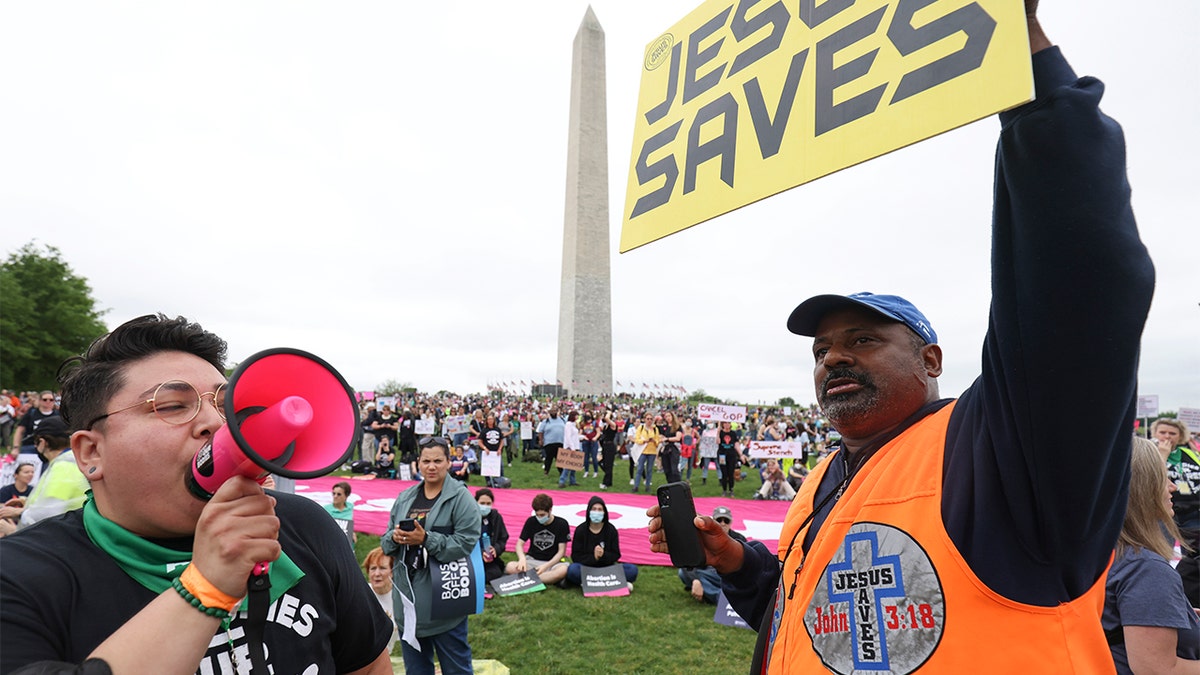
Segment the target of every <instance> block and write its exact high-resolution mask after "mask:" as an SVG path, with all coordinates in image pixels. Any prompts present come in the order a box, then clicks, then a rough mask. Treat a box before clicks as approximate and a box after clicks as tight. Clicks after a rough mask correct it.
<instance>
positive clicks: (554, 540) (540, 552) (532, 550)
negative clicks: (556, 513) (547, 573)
mask: <svg viewBox="0 0 1200 675" xmlns="http://www.w3.org/2000/svg"><path fill="white" fill-rule="evenodd" d="M570 539H571V526H570V525H567V521H565V520H563V519H562V518H558V517H555V518H554V519H553V520H551V521H550V524H549V525H542V524H541V523H539V522H538V519H537V516H529V517H528V518H526V519H525V526H524V527H522V528H521V541H525V542H529V551H527V552H526V554H525V555H527V556H529V557H530V558H533V559H535V560H554V559H555V558H556V557H557V555H558V545H559V544H564V545H565V544H566V543H567V542H568V541H570ZM564 550H565V549H564Z"/></svg>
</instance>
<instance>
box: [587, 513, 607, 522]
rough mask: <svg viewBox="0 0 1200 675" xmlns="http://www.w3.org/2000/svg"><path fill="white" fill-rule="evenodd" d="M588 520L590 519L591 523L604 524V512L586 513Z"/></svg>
mask: <svg viewBox="0 0 1200 675" xmlns="http://www.w3.org/2000/svg"><path fill="white" fill-rule="evenodd" d="M588 518H590V519H591V521H592V522H593V523H603V522H604V512H603V511H588Z"/></svg>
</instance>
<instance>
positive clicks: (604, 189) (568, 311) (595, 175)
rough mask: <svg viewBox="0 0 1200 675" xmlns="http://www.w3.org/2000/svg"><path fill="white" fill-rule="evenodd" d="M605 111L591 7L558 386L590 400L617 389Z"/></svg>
mask: <svg viewBox="0 0 1200 675" xmlns="http://www.w3.org/2000/svg"><path fill="white" fill-rule="evenodd" d="M605 105H606V103H605V96H604V29H603V28H601V27H600V22H599V21H598V20H596V15H595V13H593V12H592V8H591V7H588V9H587V13H586V14H584V16H583V22H582V23H580V24H579V32H577V33H576V34H575V45H574V50H573V58H572V64H571V124H570V132H569V133H570V137H569V139H568V141H567V198H566V210H565V213H564V216H563V258H562V293H561V295H560V296H559V313H558V380H559V382H561V383H562V385H563V386H564V387H567V388H568V389H569V390H570V392H571V393H572V394H579V395H583V396H590V395H594V394H611V393H612V390H613V378H612V287H611V284H610V282H609V276H610V272H609V247H610V246H611V242H610V240H609V236H608V117H607V115H606V113H605Z"/></svg>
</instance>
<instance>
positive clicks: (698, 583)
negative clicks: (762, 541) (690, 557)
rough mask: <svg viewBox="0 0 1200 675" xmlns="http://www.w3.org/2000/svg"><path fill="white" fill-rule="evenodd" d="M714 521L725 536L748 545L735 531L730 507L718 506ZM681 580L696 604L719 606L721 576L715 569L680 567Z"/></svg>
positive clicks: (743, 537)
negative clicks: (705, 603) (704, 603)
mask: <svg viewBox="0 0 1200 675" xmlns="http://www.w3.org/2000/svg"><path fill="white" fill-rule="evenodd" d="M712 517H713V520H715V521H717V524H718V525H720V526H721V529H722V530H725V534H727V535H729V536H730V538H732V539H733V540H734V541H740V542H742V543H743V544H745V543H746V537H745V535H743V534H742V533H741V532H738V531H737V530H734V529H733V512H732V511H730V510H729V507H728V506H718V507H717V508H715V509H713V514H712ZM679 580H680V581H682V582H683V588H684V590H686V591H687V592H689V593H691V594H692V597H693V598H695V599H696V602H707V603H709V604H710V605H715V604H717V598H719V597H720V596H721V574H720V573H719V572H717V570H716V568H713V567H711V566H710V567H680V568H679Z"/></svg>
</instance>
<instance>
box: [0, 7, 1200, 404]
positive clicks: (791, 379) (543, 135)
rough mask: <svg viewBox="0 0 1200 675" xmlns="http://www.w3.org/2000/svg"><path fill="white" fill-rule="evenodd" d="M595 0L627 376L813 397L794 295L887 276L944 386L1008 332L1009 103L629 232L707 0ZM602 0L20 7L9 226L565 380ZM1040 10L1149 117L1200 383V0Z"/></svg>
mask: <svg viewBox="0 0 1200 675" xmlns="http://www.w3.org/2000/svg"><path fill="white" fill-rule="evenodd" d="M591 4H592V7H593V9H594V11H595V13H596V15H597V17H598V18H599V21H600V23H601V24H602V25H603V27H604V30H605V33H606V39H607V71H608V120H609V125H608V140H609V162H610V170H609V183H610V190H609V197H610V203H611V207H610V212H611V219H612V220H611V223H612V224H611V239H612V251H611V255H612V295H613V297H612V302H613V368H614V375H615V379H617V380H619V381H621V382H635V383H637V384H638V385H640V384H641V383H643V382H645V383H662V384H676V385H682V386H684V387H686V388H687V389H689V390H694V389H698V388H703V389H705V390H706V391H708V392H709V393H713V394H716V395H718V396H722V397H732V398H736V399H740V400H743V401H752V402H753V401H760V400H761V401H772V402H773V401H775V400H776V399H778V398H779V397H781V396H792V397H794V398H796V399H797V400H798V401H802V402H808V401H812V400H813V387H812V381H811V374H810V369H811V361H812V359H811V356H810V355H809V354H810V352H809V341H808V340H807V339H802V338H797V337H794V336H792V335H791V334H789V333H788V332H787V330H786V328H785V327H784V322H785V320H786V317H787V315H788V313H789V312H790V310H791V309H792V307H793V306H794V305H795V304H796V303H797V302H799V301H800V300H803V299H804V298H806V297H808V296H810V295H814V294H817V293H824V292H838V293H851V292H855V291H861V290H869V291H873V292H877V293H878V292H890V293H897V294H900V295H904V296H906V297H908V298H909V299H910V300H912V301H913V302H914V303H915V304H916V305H917V306H919V307H921V308H922V309H923V310H924V312H925V313H926V315H927V316H928V317H929V318H930V319H931V321H932V322H933V324H934V326H935V328H936V329H937V331H938V334H939V337H940V338H941V342H942V344H943V349H944V351H945V354H946V367H945V374H944V375H943V377H942V393H943V394H944V395H957V394H958V393H959V392H961V391H962V389H963V388H965V387H966V386H967V385H968V384H969V383H970V382H971V381H972V380H973V379H974V378H975V377H976V376H977V374H978V372H979V355H980V346H981V343H982V338H983V333H984V330H985V327H986V323H985V322H986V316H987V304H988V298H989V289H988V251H989V222H990V212H991V191H992V162H993V154H994V147H995V140H996V136H997V131H998V124H997V123H996V121H995V119H994V118H989V119H986V120H983V121H981V122H978V123H975V124H973V125H970V126H967V127H964V128H961V129H958V130H956V131H953V132H950V133H947V134H944V135H942V136H940V137H938V138H935V139H932V140H929V141H925V142H923V143H920V144H918V145H916V146H912V147H909V148H906V149H903V150H900V151H898V152H895V153H892V154H890V155H888V156H885V157H883V158H880V159H876V160H873V161H871V162H868V163H866V164H863V165H860V166H858V167H855V168H852V169H849V170H846V171H842V172H840V173H838V174H835V175H832V176H829V177H826V178H823V179H821V180H818V181H815V182H813V183H810V184H808V185H805V186H801V187H799V188H796V189H793V190H791V191H789V192H786V193H783V194H780V195H777V196H774V197H771V198H769V199H766V200H764V201H762V202H759V203H757V204H755V205H752V206H749V207H746V208H744V209H741V210H740V211H737V212H734V213H732V214H729V215H725V216H722V217H720V218H717V219H715V220H712V221H710V222H707V223H704V224H702V225H699V226H697V227H694V228H691V229H689V230H687V231H684V232H682V233H680V234H677V235H674V236H671V237H668V238H667V239H664V240H662V241H659V242H656V243H654V244H651V245H649V246H646V247H643V248H640V249H637V250H635V251H632V252H630V253H627V254H624V255H621V256H618V255H617V254H616V243H617V239H618V236H619V234H620V226H621V222H620V213H621V212H622V208H623V204H624V199H625V194H624V192H625V184H626V176H627V172H628V168H629V164H628V162H629V157H630V149H631V143H632V134H633V124H632V123H633V118H634V115H635V112H636V111H635V101H636V95H637V90H638V82H639V78H640V71H641V66H642V61H643V50H644V48H645V46H646V44H647V43H649V42H650V41H651V40H653V39H654V38H656V37H657V36H658V35H659V34H661V33H662V32H664V31H665V30H666V29H668V28H670V27H671V26H672V25H673V24H674V23H676V22H677V21H678V20H679V19H681V18H682V17H683V16H685V15H686V14H688V13H689V12H690V11H692V10H693V9H694V8H695V7H696V6H697V5H698V3H696V2H695V1H694V0H659V1H658V2H631V1H630V0H595V1H594V2H592V3H591ZM586 8H587V3H586V2H584V1H583V0H531V1H529V2H524V3H516V4H513V3H495V2H481V1H476V0H466V1H463V2H446V3H414V2H354V3H334V2H324V3H312V2H291V1H289V2H278V3H258V2H249V3H248V2H224V3H221V2H217V3H182V2H141V3H109V2H74V3H71V2H56V3H45V2H23V3H16V2H12V3H4V4H3V6H2V7H0V62H3V63H4V64H5V65H4V67H3V71H2V72H3V80H2V81H0V120H2V121H3V124H2V129H3V131H2V132H0V133H2V136H0V138H2V141H0V230H2V232H3V237H2V240H3V242H4V245H5V251H4V253H5V254H7V253H10V252H12V251H14V250H16V249H17V248H18V247H20V246H21V245H22V244H24V243H26V242H28V241H30V240H36V241H38V242H40V243H42V244H49V245H53V246H56V247H58V248H59V249H61V250H62V252H63V255H64V257H65V258H66V260H67V261H68V262H69V263H70V264H71V265H72V267H73V268H74V270H75V272H76V273H77V274H79V275H81V276H84V277H86V278H87V279H88V280H89V281H90V283H91V286H92V290H93V294H94V296H95V298H96V299H97V301H98V302H99V304H100V306H101V307H102V308H105V309H107V310H108V313H107V314H106V315H105V321H106V322H107V323H108V324H109V325H110V326H115V325H117V324H119V323H121V322H122V321H125V320H127V319H129V318H131V317H134V316H138V315H141V314H145V313H149V312H156V311H162V312H165V313H168V314H172V315H174V314H182V315H185V316H188V317H189V318H193V319H196V320H198V321H200V322H201V323H203V324H204V325H205V326H206V327H207V328H209V329H211V330H213V331H215V332H217V333H219V334H220V335H222V336H223V337H225V338H226V339H227V340H228V341H229V344H230V357H231V359H232V360H234V361H236V360H239V359H243V358H245V357H247V356H249V355H250V354H252V353H254V352H257V351H259V350H261V349H266V348H270V347H279V346H290V347H297V348H301V349H306V350H309V351H312V352H314V353H316V354H318V355H320V356H322V357H324V358H325V359H326V360H328V361H329V362H331V363H332V364H333V365H334V366H335V367H337V368H338V369H339V370H340V371H341V372H342V373H343V375H345V377H346V378H347V380H348V381H349V382H350V384H351V385H352V386H354V387H355V388H357V389H364V390H367V389H372V388H374V386H375V385H376V384H378V383H379V382H382V381H383V380H386V379H390V378H394V379H399V380H402V381H407V382H411V383H412V384H414V385H415V386H417V387H420V388H421V389H425V390H438V389H450V390H456V391H460V392H467V391H480V390H482V389H483V388H484V386H485V384H486V383H487V382H488V381H516V380H525V381H526V382H528V381H530V380H531V379H537V380H553V379H554V378H555V367H556V351H557V330H558V313H559V307H558V296H559V275H560V269H561V267H560V266H561V260H560V258H561V251H562V227H563V226H562V223H563V201H564V187H565V177H564V168H565V165H566V154H567V111H568V103H569V101H568V96H569V86H570V69H571V43H572V40H573V38H574V35H575V32H576V30H577V29H578V27H579V24H580V21H581V20H582V18H583V16H584V12H585V10H586ZM1041 16H1042V18H1043V25H1044V26H1045V28H1046V31H1047V33H1048V35H1049V36H1050V38H1051V39H1052V40H1053V41H1055V42H1056V43H1058V44H1060V45H1061V46H1062V47H1063V49H1064V52H1065V53H1066V55H1067V57H1068V58H1069V59H1070V61H1071V62H1072V64H1073V65H1074V66H1075V68H1076V70H1077V71H1078V72H1080V73H1081V74H1093V75H1096V76H1098V77H1100V78H1101V79H1103V80H1104V81H1105V82H1106V84H1107V87H1108V89H1107V94H1106V96H1105V99H1104V104H1103V105H1104V109H1105V110H1106V111H1107V112H1108V113H1109V114H1110V115H1112V116H1113V117H1115V118H1116V119H1117V120H1119V121H1120V122H1121V123H1122V124H1123V126H1124V128H1125V131H1126V135H1127V140H1128V146H1129V172H1130V179H1131V182H1132V184H1133V188H1134V208H1135V211H1136V213H1137V215H1138V220H1139V223H1140V227H1141V231H1142V238H1143V240H1144V241H1145V242H1146V244H1147V246H1148V247H1149V248H1150V251H1151V255H1152V256H1153V257H1154V261H1155V264H1156V267H1157V273H1158V286H1157V290H1156V293H1155V299H1154V306H1153V309H1152V311H1151V314H1150V319H1149V323H1148V325H1147V327H1146V331H1145V338H1144V342H1143V353H1142V361H1141V374H1140V379H1141V382H1140V389H1141V393H1143V394H1158V395H1159V396H1160V397H1161V406H1162V408H1163V409H1164V410H1167V409H1176V408H1178V407H1179V406H1189V407H1200V354H1198V349H1197V346H1198V345H1200V306H1198V301H1200V275H1198V270H1200V267H1198V265H1197V251H1198V247H1200V234H1198V233H1197V229H1198V228H1197V226H1196V225H1197V217H1196V212H1195V210H1196V207H1195V201H1196V200H1195V195H1196V192H1197V171H1196V168H1195V167H1196V161H1197V160H1196V158H1197V156H1198V154H1200V152H1198V151H1200V147H1198V142H1197V138H1198V134H1197V131H1196V127H1197V124H1196V120H1197V117H1196V116H1197V112H1196V111H1197V110H1200V95H1198V94H1197V91H1198V90H1200V78H1198V77H1197V75H1196V64H1197V63H1200V53H1198V52H1200V50H1198V48H1197V40H1196V39H1195V35H1196V27H1197V26H1198V25H1200V3H1197V2H1195V0H1163V1H1161V2H1155V3H1152V4H1151V5H1144V4H1143V5H1139V4H1135V3H1129V2H1116V1H1115V0H1094V1H1092V2H1087V3H1083V2H1065V1H1063V0H1048V1H1047V2H1043V3H1042V10H1041ZM0 302H2V300H0ZM1097 367H1103V364H1097Z"/></svg>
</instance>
